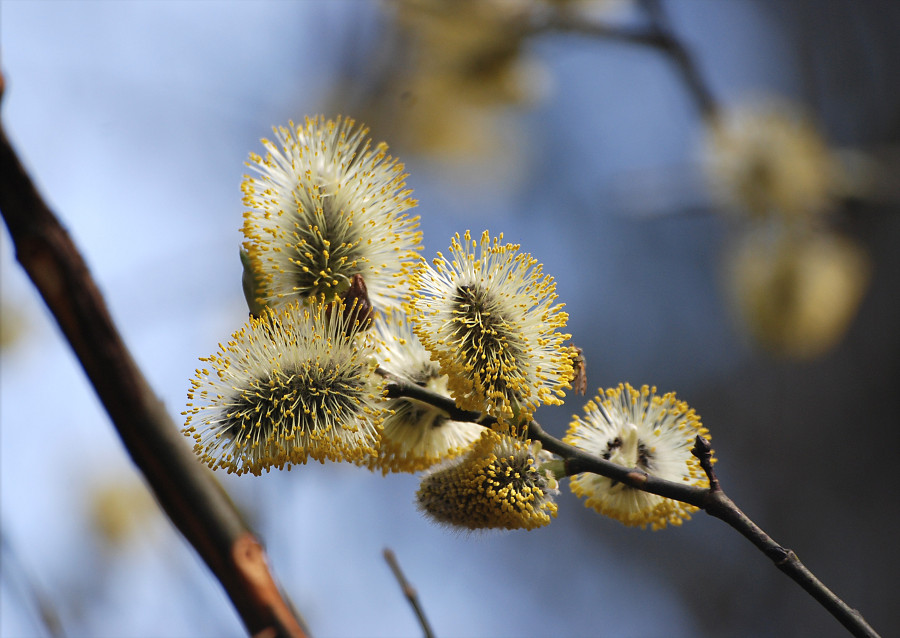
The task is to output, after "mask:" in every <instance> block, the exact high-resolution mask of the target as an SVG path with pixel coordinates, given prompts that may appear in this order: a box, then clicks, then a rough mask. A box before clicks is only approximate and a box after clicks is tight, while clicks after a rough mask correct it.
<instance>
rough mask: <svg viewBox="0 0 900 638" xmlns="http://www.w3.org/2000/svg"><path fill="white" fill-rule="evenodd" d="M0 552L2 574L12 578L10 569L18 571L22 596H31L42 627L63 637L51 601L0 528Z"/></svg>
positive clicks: (53, 637) (58, 637) (52, 633)
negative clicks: (0, 555)
mask: <svg viewBox="0 0 900 638" xmlns="http://www.w3.org/2000/svg"><path fill="white" fill-rule="evenodd" d="M0 553H2V556H3V558H2V564H3V575H4V576H6V577H7V578H10V580H12V576H10V573H9V572H10V569H11V568H12V569H13V571H16V572H18V574H19V580H20V581H21V585H22V589H23V590H24V591H23V592H22V594H23V596H27V597H29V598H31V600H32V602H33V603H34V606H35V607H36V608H37V613H38V616H39V617H40V620H41V623H42V624H43V627H44V629H46V630H47V633H48V634H49V635H50V636H51V637H52V638H65V635H66V632H65V631H64V630H63V625H62V622H61V621H60V618H59V614H58V613H56V608H55V607H54V605H53V603H52V602H51V601H50V599H49V598H48V597H47V595H46V594H45V593H44V592H43V590H42V589H41V588H40V587H39V586H38V583H37V581H36V579H35V578H34V577H32V575H31V573H30V572H29V571H28V570H27V569H26V568H25V565H24V564H22V562H21V561H20V560H19V557H18V556H17V555H16V552H15V551H13V548H12V545H11V544H10V542H9V539H8V538H6V534H5V533H4V532H3V530H2V529H0Z"/></svg>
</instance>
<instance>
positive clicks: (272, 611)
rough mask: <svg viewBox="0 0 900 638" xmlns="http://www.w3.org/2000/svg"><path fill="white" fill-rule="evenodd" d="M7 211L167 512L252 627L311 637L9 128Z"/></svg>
mask: <svg viewBox="0 0 900 638" xmlns="http://www.w3.org/2000/svg"><path fill="white" fill-rule="evenodd" d="M0 91H2V75H0ZM0 97H2V95H0ZM0 211H2V214H3V219H4V221H5V222H6V225H7V228H8V229H9V233H10V235H11V236H12V240H13V243H14V245H15V249H16V258H17V259H18V261H19V263H20V264H21V265H22V267H23V268H24V269H25V271H26V272H27V273H28V276H29V277H31V280H32V282H33V283H34V285H35V287H36V288H37V289H38V291H39V292H40V293H41V296H42V297H43V298H44V301H45V302H46V304H47V307H48V308H49V309H50V311H51V312H52V313H53V315H54V317H55V318H56V321H57V323H58V324H59V327H60V329H61V330H62V332H63V334H64V335H65V337H66V339H67V340H68V341H69V344H70V345H71V346H72V349H73V350H74V351H75V354H76V356H77V357H78V359H79V361H80V362H81V365H82V367H83V368H84V371H85V373H86V374H87V376H88V378H89V379H90V381H91V384H92V385H93V387H94V389H95V391H96V392H97V395H98V396H99V398H100V400H101V402H102V403H103V406H104V407H105V408H106V411H107V413H108V414H109V416H110V419H111V420H112V422H113V425H114V426H115V428H116V431H117V432H118V434H119V437H120V438H121V439H122V443H123V444H124V446H125V448H126V450H127V451H128V453H129V454H130V455H131V458H132V460H133V461H134V463H135V465H137V467H138V469H140V471H141V472H142V473H143V474H144V477H145V478H146V479H147V483H148V484H149V486H150V488H151V489H152V490H153V492H154V495H155V496H156V499H157V501H158V502H159V504H160V505H161V506H162V508H163V510H164V511H165V512H166V514H167V515H168V516H169V518H170V519H171V520H172V522H173V523H174V524H175V526H176V527H177V528H178V529H179V530H180V531H181V533H182V534H183V535H184V537H185V538H186V539H187V541H188V542H189V543H190V544H191V545H193V546H194V548H195V549H196V550H197V553H199V554H200V556H201V557H202V558H203V560H204V561H205V562H206V564H207V565H208V566H209V568H210V569H211V570H212V571H213V573H214V574H215V575H216V578H218V579H219V581H220V582H221V583H222V586H223V587H224V588H225V591H226V592H227V593H228V596H229V597H230V598H231V601H232V602H233V603H234V606H235V608H236V609H237V612H238V613H239V614H240V616H241V618H242V620H243V622H244V625H245V626H246V628H247V630H248V631H249V632H250V634H251V635H266V636H291V637H295V638H299V637H302V636H305V635H306V633H305V631H304V629H303V622H302V620H301V619H300V616H299V615H298V614H297V613H296V612H295V611H294V609H293V608H292V606H291V604H290V603H289V602H288V600H287V599H286V598H285V597H284V596H283V595H282V594H281V592H280V591H279V589H278V587H277V585H276V584H275V581H274V579H273V578H272V574H271V573H270V571H269V568H268V564H267V562H266V558H265V553H264V551H263V549H262V546H261V545H260V544H259V542H258V541H257V540H256V537H255V535H254V534H253V533H252V531H251V530H250V529H249V528H248V527H247V525H246V524H245V523H244V521H243V520H242V518H241V516H240V514H239V513H238V511H237V510H236V509H235V507H234V505H233V504H232V503H231V500H230V499H229V498H228V495H227V494H226V493H225V491H224V490H223V489H222V487H221V486H220V485H219V483H218V482H217V481H216V479H215V477H214V476H213V475H212V472H210V471H209V470H207V469H206V468H205V467H204V466H203V465H201V464H200V463H199V462H198V461H197V459H196V458H195V457H194V456H193V454H192V453H191V451H190V449H189V446H188V445H187V444H186V440H185V439H184V437H182V436H181V434H180V433H179V428H178V426H176V425H175V423H174V421H172V418H171V417H170V416H169V414H168V413H167V412H166V410H165V408H164V407H163V405H162V403H161V402H160V400H159V399H158V398H157V397H156V395H155V394H154V393H153V390H152V389H151V388H150V386H149V384H148V383H147V380H146V379H145V378H144V375H143V374H142V372H141V370H140V369H139V368H138V366H137V364H136V363H135V361H134V359H132V357H131V354H130V353H129V352H128V349H127V348H126V347H125V344H124V342H123V341H122V338H121V336H120V335H119V332H118V330H117V329H116V326H115V324H114V323H113V320H112V317H111V316H110V314H109V311H108V310H107V307H106V303H105V302H104V300H103V297H102V295H101V294H100V291H99V289H98V288H97V285H96V284H95V283H94V280H93V278H92V277H91V274H90V272H89V271H88V267H87V265H86V264H85V262H84V259H83V258H82V256H81V253H80V252H79V251H78V248H77V247H76V246H75V244H74V242H73V241H72V239H71V237H70V236H69V234H68V233H67V232H66V230H65V229H64V228H63V227H62V225H61V224H60V223H59V220H58V219H57V218H56V216H55V215H54V214H53V212H52V211H51V210H50V208H49V207H48V206H47V204H46V203H45V202H44V200H43V198H42V197H41V196H40V194H39V193H38V191H37V189H36V188H35V186H34V184H33V183H32V181H31V178H30V177H29V176H28V174H27V172H26V171H25V168H24V167H23V166H22V164H21V163H20V161H19V158H18V156H17V155H16V153H15V151H14V150H13V148H12V146H11V145H10V143H9V141H8V140H7V138H6V133H5V131H4V130H3V128H2V126H0Z"/></svg>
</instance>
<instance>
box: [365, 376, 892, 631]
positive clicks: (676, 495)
mask: <svg viewBox="0 0 900 638" xmlns="http://www.w3.org/2000/svg"><path fill="white" fill-rule="evenodd" d="M381 373H382V374H384V375H386V376H388V378H389V381H388V383H387V384H386V386H385V393H386V395H387V396H389V397H391V398H397V397H408V398H412V399H415V400H416V401H421V402H423V403H428V404H429V405H433V406H434V407H436V408H440V409H441V410H443V411H444V412H446V413H447V414H448V415H449V416H450V418H451V419H453V420H455V421H470V422H474V423H481V424H482V425H486V426H490V425H491V424H492V423H493V422H494V420H492V419H489V418H484V417H482V416H481V415H480V414H479V413H478V412H472V411H469V410H460V409H459V408H457V407H456V404H455V403H454V401H453V400H452V399H449V398H447V397H444V396H441V395H440V394H437V393H435V392H431V391H430V390H427V389H425V388H422V387H420V386H417V385H415V384H414V383H409V382H407V381H404V380H402V379H398V378H396V377H392V376H390V375H389V374H388V373H386V372H384V371H381ZM528 437H529V438H531V439H532V440H535V441H540V442H541V445H542V446H543V448H544V449H545V450H548V451H549V452H552V453H554V454H556V455H557V456H560V457H562V459H563V462H564V466H565V473H566V476H574V475H576V474H581V473H583V472H592V473H594V474H599V475H601V476H605V477H607V478H611V479H613V480H615V481H618V482H620V483H624V484H625V485H628V486H630V487H633V488H635V489H638V490H642V491H644V492H649V493H651V494H658V495H659V496H664V497H666V498H671V499H674V500H676V501H681V502H683V503H688V504H690V505H694V506H695V507H698V508H700V509H702V510H704V511H705V512H706V513H707V514H709V515H710V516H714V517H715V518H718V519H719V520H722V521H724V522H725V523H727V524H728V525H729V526H731V527H732V528H734V529H735V530H736V531H737V532H738V533H740V534H741V535H742V536H744V537H745V538H746V539H748V540H749V541H750V542H751V543H753V545H755V546H756V547H757V548H758V549H759V550H760V551H761V552H762V553H763V554H765V555H766V556H767V557H768V558H769V560H771V561H772V562H773V563H774V564H775V566H776V567H777V568H778V569H780V570H781V571H782V572H784V573H785V574H787V575H788V577H790V578H791V579H792V580H793V581H794V582H796V583H797V584H798V585H800V586H801V587H802V588H803V589H804V590H805V591H806V592H807V593H809V594H810V595H811V596H812V597H813V598H814V599H815V600H816V601H818V602H819V604H821V605H822V606H823V607H824V608H825V609H826V610H827V611H828V612H829V613H830V614H831V615H832V616H834V617H835V618H836V619H837V620H838V621H839V622H840V623H841V624H842V625H843V626H844V627H845V628H846V629H847V630H848V631H850V633H851V634H853V635H854V636H857V637H859V638H878V633H877V632H876V631H875V630H874V629H873V628H872V627H871V626H869V624H868V623H867V622H866V620H865V619H864V618H863V617H862V615H861V614H860V613H859V612H858V611H857V610H855V609H853V608H852V607H850V606H849V605H847V603H845V602H844V601H843V600H841V599H840V598H839V597H838V596H837V595H835V594H834V592H832V591H831V590H830V589H828V587H826V586H825V585H824V584H823V583H822V582H821V581H820V580H819V579H818V578H816V577H815V576H814V575H813V573H812V572H811V571H809V569H807V568H806V566H805V565H803V563H801V562H800V560H799V559H798V558H797V555H796V554H795V553H794V552H793V551H791V550H790V549H786V548H785V547H783V546H781V545H779V544H778V543H776V542H775V541H774V540H773V539H772V538H771V537H770V536H769V535H768V534H766V533H765V532H764V531H763V530H762V529H761V528H760V527H759V526H758V525H757V524H756V523H754V522H753V521H752V520H751V519H750V518H749V517H748V516H747V515H746V514H744V513H743V512H742V511H741V510H740V509H739V508H738V507H737V505H735V504H734V502H733V501H732V500H731V499H730V498H728V496H727V495H726V494H725V492H724V491H723V490H722V488H721V485H720V484H719V480H718V478H717V477H716V475H715V472H714V471H713V468H712V461H711V456H712V450H711V448H710V446H709V442H708V441H707V440H706V439H704V438H703V437H700V436H698V437H697V440H696V441H695V444H694V448H693V450H691V453H692V454H693V455H694V456H696V457H697V458H698V459H699V460H700V465H701V467H702V468H703V470H704V471H705V472H706V474H707V477H708V478H709V483H710V487H709V488H703V487H696V486H693V485H685V484H683V483H676V482H674V481H666V480H664V479H660V478H657V477H655V476H651V475H649V474H647V473H646V472H644V471H643V470H639V469H633V468H627V467H624V466H622V465H617V464H616V463H612V462H611V461H607V460H605V459H601V458H598V457H596V456H593V455H591V454H588V453H587V452H584V451H582V450H580V449H578V448H576V447H573V446H571V445H569V444H567V443H564V442H563V441H560V440H559V439H557V438H555V437H553V436H551V435H549V434H547V432H546V431H544V429H543V428H542V427H541V426H540V424H539V423H537V422H536V421H531V422H530V423H529V424H528Z"/></svg>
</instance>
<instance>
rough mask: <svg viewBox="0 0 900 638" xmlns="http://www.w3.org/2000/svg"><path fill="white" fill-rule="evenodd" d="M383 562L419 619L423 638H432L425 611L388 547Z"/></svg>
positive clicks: (432, 634)
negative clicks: (392, 573)
mask: <svg viewBox="0 0 900 638" xmlns="http://www.w3.org/2000/svg"><path fill="white" fill-rule="evenodd" d="M384 560H386V561H387V564H388V566H390V568H391V571H392V572H394V578H396V579H397V582H398V583H399V584H400V589H402V590H403V595H404V596H406V600H408V601H409V604H410V606H411V607H412V608H413V611H414V612H415V614H416V618H418V619H419V624H420V625H421V626H422V633H423V634H424V635H425V638H434V632H433V631H431V625H430V624H428V618H426V616H425V610H423V609H422V605H421V604H419V595H418V594H417V593H416V589H415V587H413V586H412V585H410V584H409V581H408V580H406V576H404V575H403V570H402V569H400V563H399V562H398V561H397V556H396V555H395V554H394V551H393V550H392V549H391V548H389V547H386V548H385V549H384Z"/></svg>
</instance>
